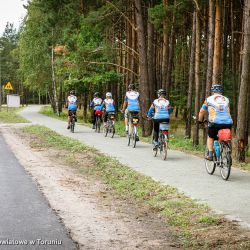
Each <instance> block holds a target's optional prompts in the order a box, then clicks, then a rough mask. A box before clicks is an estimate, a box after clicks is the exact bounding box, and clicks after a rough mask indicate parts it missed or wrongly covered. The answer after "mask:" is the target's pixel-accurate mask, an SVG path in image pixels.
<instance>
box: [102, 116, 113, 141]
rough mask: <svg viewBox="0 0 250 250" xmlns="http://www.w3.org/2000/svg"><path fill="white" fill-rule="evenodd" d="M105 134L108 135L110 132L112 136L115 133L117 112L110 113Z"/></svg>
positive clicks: (104, 128)
mask: <svg viewBox="0 0 250 250" xmlns="http://www.w3.org/2000/svg"><path fill="white" fill-rule="evenodd" d="M103 132H104V136H105V137H107V135H108V133H110V134H111V138H114V135H115V112H109V113H108V119H107V122H106V127H103Z"/></svg>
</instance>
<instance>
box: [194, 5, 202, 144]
mask: <svg viewBox="0 0 250 250" xmlns="http://www.w3.org/2000/svg"><path fill="white" fill-rule="evenodd" d="M195 23H196V38H195V115H196V117H198V114H199V110H200V52H201V30H200V29H201V27H200V19H199V13H198V10H196V12H195ZM198 144H199V124H198V122H197V123H196V125H195V126H194V134H193V145H194V146H197V145H198Z"/></svg>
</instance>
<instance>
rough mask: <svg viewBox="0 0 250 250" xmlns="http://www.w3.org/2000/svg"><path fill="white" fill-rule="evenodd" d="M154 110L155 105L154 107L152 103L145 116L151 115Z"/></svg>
mask: <svg viewBox="0 0 250 250" xmlns="http://www.w3.org/2000/svg"><path fill="white" fill-rule="evenodd" d="M154 110H155V107H154V104H152V105H151V106H150V108H149V110H148V113H147V117H152V116H153V113H154Z"/></svg>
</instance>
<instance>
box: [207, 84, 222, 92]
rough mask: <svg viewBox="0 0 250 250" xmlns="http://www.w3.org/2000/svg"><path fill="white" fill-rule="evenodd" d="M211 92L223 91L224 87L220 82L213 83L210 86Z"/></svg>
mask: <svg viewBox="0 0 250 250" xmlns="http://www.w3.org/2000/svg"><path fill="white" fill-rule="evenodd" d="M210 90H211V92H214V93H223V92H224V88H223V86H222V85H221V84H217V83H216V84H213V86H212V87H211V89H210Z"/></svg>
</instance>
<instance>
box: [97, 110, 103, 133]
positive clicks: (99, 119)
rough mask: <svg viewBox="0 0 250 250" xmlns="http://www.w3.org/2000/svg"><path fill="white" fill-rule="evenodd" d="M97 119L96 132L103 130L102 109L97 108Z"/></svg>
mask: <svg viewBox="0 0 250 250" xmlns="http://www.w3.org/2000/svg"><path fill="white" fill-rule="evenodd" d="M95 114H96V119H95V132H98V133H100V130H101V122H102V114H103V112H102V111H101V110H96V111H95Z"/></svg>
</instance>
